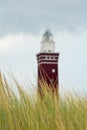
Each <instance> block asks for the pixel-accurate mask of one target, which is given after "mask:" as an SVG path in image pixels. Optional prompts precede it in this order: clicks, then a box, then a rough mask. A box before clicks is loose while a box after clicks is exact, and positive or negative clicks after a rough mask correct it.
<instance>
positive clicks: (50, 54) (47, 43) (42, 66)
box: [37, 30, 59, 92]
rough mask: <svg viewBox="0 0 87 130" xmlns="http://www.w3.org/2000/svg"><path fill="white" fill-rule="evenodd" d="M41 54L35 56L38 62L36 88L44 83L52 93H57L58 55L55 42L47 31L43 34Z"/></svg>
mask: <svg viewBox="0 0 87 130" xmlns="http://www.w3.org/2000/svg"><path fill="white" fill-rule="evenodd" d="M40 51H41V52H40V53H38V54H37V62H38V87H39V88H40V87H41V84H40V83H43V82H45V83H46V84H47V86H49V87H50V88H51V89H52V90H53V91H56V92H57V91H58V87H59V81H58V59H59V53H57V52H55V42H54V41H53V35H52V33H51V32H50V31H49V30H46V31H45V33H44V34H43V38H42V41H41V50H40Z"/></svg>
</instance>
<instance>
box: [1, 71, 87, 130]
mask: <svg viewBox="0 0 87 130" xmlns="http://www.w3.org/2000/svg"><path fill="white" fill-rule="evenodd" d="M13 82H14V84H15V85H14V86H15V87H16V89H17V90H18V96H17V94H16V93H15V92H14V91H13V90H12V89H11V87H13V86H11V84H10V85H9V84H8V81H7V80H6V78H5V76H3V78H2V75H1V73H0V130H87V96H86V95H85V96H84V98H83V97H81V96H78V94H77V93H76V92H75V94H67V95H64V97H63V98H62V97H61V96H58V97H57V96H56V94H53V93H52V92H50V91H48V90H46V87H45V84H43V86H42V88H44V89H43V93H44V96H43V98H42V97H41V96H40V95H39V93H38V92H37V96H36V100H35V101H34V100H32V99H31V97H30V95H29V93H28V92H27V91H25V90H24V89H23V87H22V86H21V85H20V84H19V83H18V81H17V80H15V79H14V78H13ZM32 87H33V86H32Z"/></svg>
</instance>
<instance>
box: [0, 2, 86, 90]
mask: <svg viewBox="0 0 87 130" xmlns="http://www.w3.org/2000/svg"><path fill="white" fill-rule="evenodd" d="M46 27H49V28H50V29H51V30H52V32H53V34H54V40H55V42H56V51H59V52H60V60H59V72H60V73H59V76H60V77H59V79H60V84H61V85H62V84H63V85H66V86H67V87H68V88H70V89H71V87H70V86H72V87H74V88H75V87H77V88H79V89H83V90H84V91H86V92H87V86H86V85H87V0H0V69H4V68H6V69H11V70H12V71H13V73H14V74H15V75H17V76H18V77H19V78H20V76H21V79H22V78H23V77H24V76H25V75H28V76H29V77H31V78H32V77H34V76H33V75H34V73H35V75H36V74H37V62H36V54H37V53H38V52H39V51H40V40H41V37H42V36H41V35H42V32H43V31H44V29H45V28H46Z"/></svg>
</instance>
